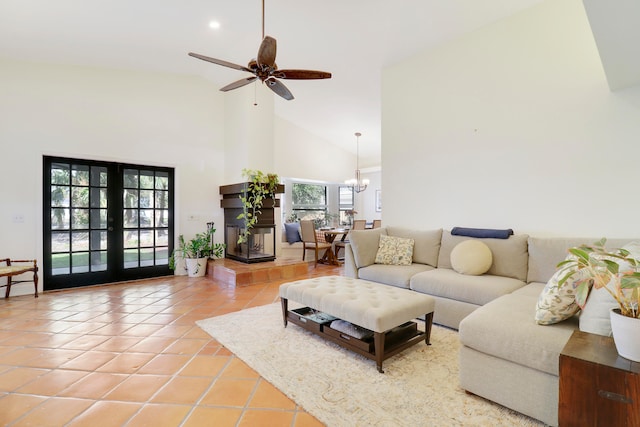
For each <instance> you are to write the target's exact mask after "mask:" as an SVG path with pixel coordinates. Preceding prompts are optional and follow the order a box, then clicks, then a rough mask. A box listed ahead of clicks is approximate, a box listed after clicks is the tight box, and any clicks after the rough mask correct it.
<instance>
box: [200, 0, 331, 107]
mask: <svg viewBox="0 0 640 427" xmlns="http://www.w3.org/2000/svg"><path fill="white" fill-rule="evenodd" d="M189 56H193V57H194V58H198V59H202V60H203V61H208V62H212V63H214V64H218V65H222V66H223V67H229V68H233V69H235V70H240V71H246V72H248V73H251V74H253V77H247V78H244V79H241V80H238V81H235V82H233V83H230V84H228V85H226V86H225V87H223V88H221V89H220V90H221V91H222V92H227V91H229V90H232V89H238V88H240V87H242V86H245V85H248V84H249V83H251V82H253V81H255V80H256V79H260V80H261V81H262V82H263V83H265V84H266V85H267V87H268V88H269V89H271V90H272V91H273V92H274V93H276V94H277V95H279V96H281V97H283V98H284V99H286V100H288V101H290V100H292V99H293V94H292V93H291V91H289V89H287V87H286V86H285V85H284V84H283V83H282V82H280V81H279V80H278V79H290V80H312V79H330V78H331V73H328V72H326V71H315V70H280V69H278V66H277V65H276V39H274V38H273V37H271V36H265V35H264V0H262V43H260V48H259V49H258V56H257V59H252V60H251V61H249V64H248V65H247V66H246V67H243V66H242V65H238V64H234V63H231V62H227V61H223V60H221V59H216V58H211V57H208V56H204V55H200V54H198V53H193V52H189Z"/></svg>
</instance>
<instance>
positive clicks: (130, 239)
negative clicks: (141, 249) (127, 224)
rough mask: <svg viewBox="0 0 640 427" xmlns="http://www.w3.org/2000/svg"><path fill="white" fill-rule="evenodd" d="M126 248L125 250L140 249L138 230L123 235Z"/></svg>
mask: <svg viewBox="0 0 640 427" xmlns="http://www.w3.org/2000/svg"><path fill="white" fill-rule="evenodd" d="M123 237H124V240H123V242H124V247H125V248H137V247H138V230H126V231H125V232H124V233H123Z"/></svg>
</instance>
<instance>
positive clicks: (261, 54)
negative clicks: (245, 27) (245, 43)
mask: <svg viewBox="0 0 640 427" xmlns="http://www.w3.org/2000/svg"><path fill="white" fill-rule="evenodd" d="M276 50H277V48H276V39H274V38H273V37H271V36H265V38H264V39H263V40H262V43H260V49H258V65H260V66H264V65H266V66H267V67H269V68H273V66H274V65H275V63H276Z"/></svg>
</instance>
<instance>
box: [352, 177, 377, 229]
mask: <svg viewBox="0 0 640 427" xmlns="http://www.w3.org/2000/svg"><path fill="white" fill-rule="evenodd" d="M372 169H375V170H367V169H363V170H362V171H361V175H362V179H368V180H369V185H368V186H367V189H366V190H364V191H362V192H360V193H357V194H356V203H355V209H356V212H358V214H357V215H356V216H355V219H364V220H367V221H368V222H372V221H373V220H374V219H382V212H376V191H377V190H382V173H381V172H380V170H379V168H372ZM352 175H354V174H353V173H352ZM354 176H355V175H354ZM383 210H384V208H383Z"/></svg>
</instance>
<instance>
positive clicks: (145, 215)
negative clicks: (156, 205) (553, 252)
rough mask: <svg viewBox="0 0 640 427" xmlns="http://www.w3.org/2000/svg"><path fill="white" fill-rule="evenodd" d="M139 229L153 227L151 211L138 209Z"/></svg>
mask: <svg viewBox="0 0 640 427" xmlns="http://www.w3.org/2000/svg"><path fill="white" fill-rule="evenodd" d="M140 227H153V209H140Z"/></svg>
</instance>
